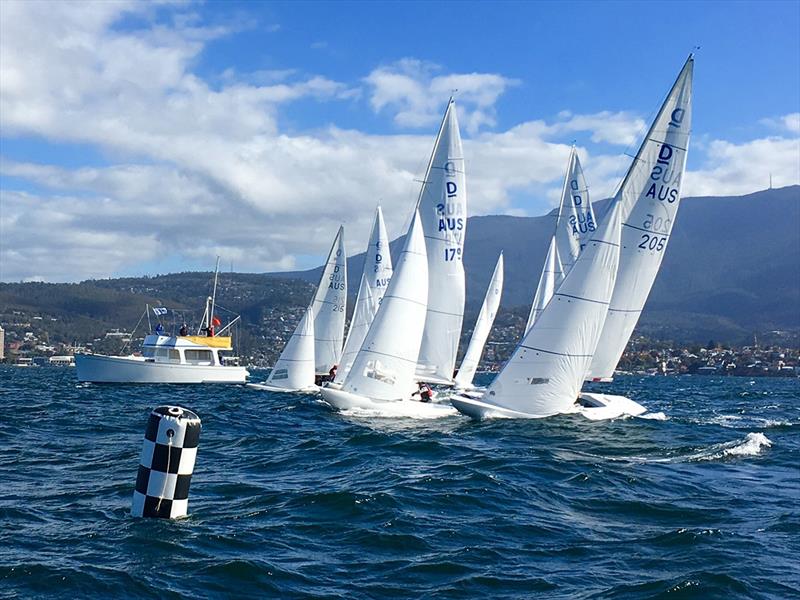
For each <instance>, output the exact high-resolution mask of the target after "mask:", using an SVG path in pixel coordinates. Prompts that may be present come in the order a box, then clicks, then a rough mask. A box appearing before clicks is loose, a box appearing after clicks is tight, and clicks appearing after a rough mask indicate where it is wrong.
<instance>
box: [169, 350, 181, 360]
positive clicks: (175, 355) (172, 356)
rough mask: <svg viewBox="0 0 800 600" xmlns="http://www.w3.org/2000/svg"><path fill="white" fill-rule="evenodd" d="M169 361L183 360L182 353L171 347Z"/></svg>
mask: <svg viewBox="0 0 800 600" xmlns="http://www.w3.org/2000/svg"><path fill="white" fill-rule="evenodd" d="M169 362H172V363H179V362H181V353H180V352H179V351H178V350H176V349H175V348H170V351H169Z"/></svg>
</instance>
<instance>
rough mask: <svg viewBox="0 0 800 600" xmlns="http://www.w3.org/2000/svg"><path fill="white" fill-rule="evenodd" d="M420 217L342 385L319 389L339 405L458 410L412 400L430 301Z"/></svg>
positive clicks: (386, 410)
mask: <svg viewBox="0 0 800 600" xmlns="http://www.w3.org/2000/svg"><path fill="white" fill-rule="evenodd" d="M420 221H421V219H420V215H419V213H418V212H416V211H415V214H414V218H413V219H412V221H411V225H410V227H409V229H408V232H407V233H406V239H405V244H404V247H403V250H402V252H401V253H400V257H399V259H398V261H397V268H396V269H395V271H394V274H393V275H392V280H391V281H390V282H389V288H388V289H387V290H386V294H385V295H384V297H383V301H382V302H381V304H380V308H378V312H377V313H376V315H375V318H374V319H373V321H372V325H371V326H370V328H369V330H368V331H367V335H366V336H365V338H364V341H363V342H362V344H361V348H359V351H358V354H357V355H356V357H355V359H354V361H353V365H352V367H351V368H350V371H349V372H348V373H347V375H346V376H345V378H344V381H343V382H342V384H341V387H338V386H336V387H332V386H324V387H322V389H321V390H320V393H321V394H322V398H323V400H325V401H326V402H327V403H328V404H330V405H331V406H333V407H334V408H338V409H353V408H357V409H366V410H374V411H379V412H380V413H381V414H382V415H386V416H414V417H438V416H444V415H448V414H453V413H454V412H455V411H454V410H453V408H452V407H451V406H449V405H447V404H436V403H423V402H419V401H416V400H412V399H411V396H412V393H413V391H414V388H415V376H414V372H415V369H416V365H417V357H418V356H419V349H420V343H421V341H422V328H423V326H424V323H425V312H426V310H427V302H428V285H427V282H428V261H427V256H426V250H425V238H424V234H423V230H422V224H421V222H420Z"/></svg>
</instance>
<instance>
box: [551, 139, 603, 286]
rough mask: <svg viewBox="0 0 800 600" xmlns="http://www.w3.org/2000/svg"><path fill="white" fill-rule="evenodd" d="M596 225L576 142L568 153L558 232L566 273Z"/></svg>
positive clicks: (557, 238) (559, 253) (562, 262)
mask: <svg viewBox="0 0 800 600" xmlns="http://www.w3.org/2000/svg"><path fill="white" fill-rule="evenodd" d="M596 229H597V227H596V221H595V217H594V210H593V209H592V204H591V202H589V187H588V186H587V185H586V178H585V177H584V176H583V169H582V168H581V162H580V159H578V151H577V150H576V149H575V146H573V147H572V150H571V151H570V153H569V162H568V164H567V173H566V176H565V178H564V187H563V190H562V193H561V204H560V206H559V211H558V221H557V223H556V233H555V236H556V245H557V247H558V257H559V259H560V260H561V266H562V268H563V271H564V275H566V274H567V273H569V270H570V269H571V268H572V265H574V264H575V261H576V260H578V255H579V254H580V253H581V250H582V249H583V248H584V247H585V246H586V243H587V242H588V241H589V239H591V237H592V236H593V235H594V232H595V230H596Z"/></svg>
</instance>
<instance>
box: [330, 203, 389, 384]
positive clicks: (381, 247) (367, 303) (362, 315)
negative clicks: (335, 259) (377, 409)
mask: <svg viewBox="0 0 800 600" xmlns="http://www.w3.org/2000/svg"><path fill="white" fill-rule="evenodd" d="M391 278H392V257H391V255H390V254H389V236H388V235H387V234H386V224H385V223H384V222H383V212H382V211H381V207H380V206H379V207H378V208H377V210H376V211H375V222H374V223H373V225H372V233H371V234H370V237H369V245H368V246H367V251H366V254H365V256H364V271H363V273H362V274H361V284H360V285H359V288H358V297H357V298H356V305H355V308H354V309H353V318H352V320H351V321H350V330H349V331H348V332H347V341H346V342H345V343H344V351H343V352H342V360H341V362H340V363H339V369H338V370H337V371H336V378H335V379H334V381H336V382H337V383H341V382H343V381H344V379H345V376H346V375H347V373H348V371H350V367H351V366H352V364H353V360H355V357H356V355H357V354H358V350H359V349H360V348H361V343H362V342H363V341H364V337H366V335H367V330H368V329H369V327H370V325H371V324H372V321H373V319H374V318H375V314H376V313H377V312H378V307H379V306H380V304H381V299H382V298H383V295H384V293H385V292H386V288H387V287H388V285H389V281H390V280H391Z"/></svg>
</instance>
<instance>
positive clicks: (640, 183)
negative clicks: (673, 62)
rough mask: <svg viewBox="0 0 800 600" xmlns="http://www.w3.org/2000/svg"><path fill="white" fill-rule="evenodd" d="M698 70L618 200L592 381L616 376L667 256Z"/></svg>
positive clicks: (667, 109)
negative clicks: (611, 281) (615, 253)
mask: <svg viewBox="0 0 800 600" xmlns="http://www.w3.org/2000/svg"><path fill="white" fill-rule="evenodd" d="M693 66H694V58H693V57H692V56H691V55H690V56H689V58H688V59H687V61H686V64H685V65H684V66H683V69H681V72H680V74H679V75H678V78H677V79H676V81H675V84H674V85H673V86H672V89H671V90H670V92H669V94H668V95H667V98H666V100H665V101H664V103H663V105H662V106H661V110H659V112H658V115H657V116H656V118H655V121H654V122H653V124H652V126H651V127H650V131H648V132H647V136H646V137H645V139H644V141H643V142H642V145H641V147H640V148H639V152H638V153H637V155H636V158H635V159H634V161H633V164H632V165H631V167H630V169H629V170H628V173H627V174H626V175H625V179H624V180H623V181H622V185H621V186H620V188H619V191H618V192H617V194H616V196H615V201H616V202H618V203H619V204H620V205H621V209H622V251H621V253H620V264H619V275H618V276H617V283H616V287H615V288H614V295H613V297H612V299H611V305H610V307H609V310H608V318H607V319H606V323H605V326H604V328H603V335H602V336H601V338H600V342H599V344H598V346H597V351H596V352H595V356H594V360H593V361H592V364H591V367H590V369H589V371H588V373H587V375H586V377H587V379H592V380H603V379H609V378H611V377H612V376H613V374H614V369H615V368H616V366H617V363H618V362H619V359H620V357H621V356H622V352H623V351H624V350H625V346H626V345H627V344H628V340H629V339H630V336H631V334H632V333H633V329H634V327H636V323H637V322H638V321H639V315H640V314H641V312H642V309H643V308H644V304H645V302H646V301H647V296H648V295H649V294H650V289H651V288H652V286H653V282H654V281H655V278H656V275H657V274H658V269H659V267H660V266H661V261H662V259H663V258H664V252H665V251H666V249H667V244H668V243H669V238H670V234H671V232H672V227H673V225H674V224H675V216H676V213H677V212H678V206H679V204H680V199H681V195H680V190H681V181H682V179H683V173H684V169H685V167H686V152H687V149H688V146H689V133H690V131H689V129H690V127H691V121H692V108H691V103H692V71H693Z"/></svg>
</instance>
